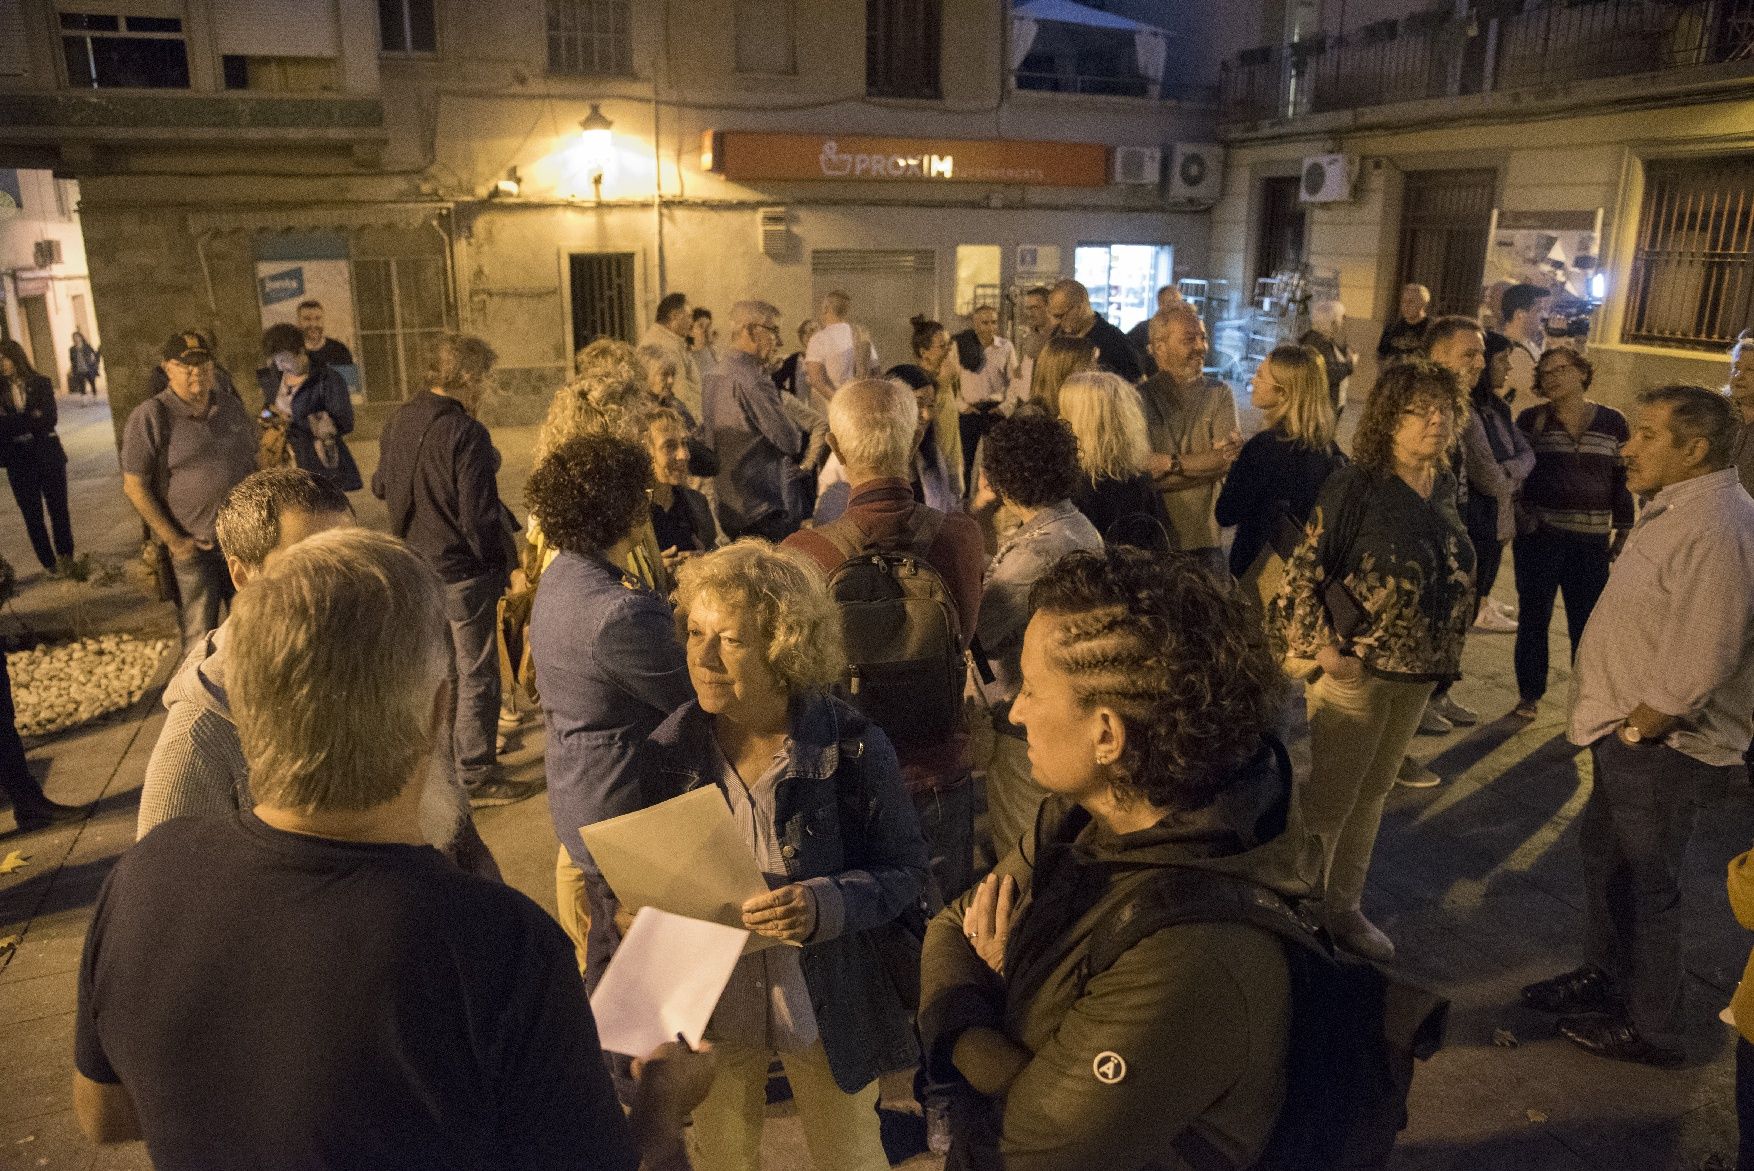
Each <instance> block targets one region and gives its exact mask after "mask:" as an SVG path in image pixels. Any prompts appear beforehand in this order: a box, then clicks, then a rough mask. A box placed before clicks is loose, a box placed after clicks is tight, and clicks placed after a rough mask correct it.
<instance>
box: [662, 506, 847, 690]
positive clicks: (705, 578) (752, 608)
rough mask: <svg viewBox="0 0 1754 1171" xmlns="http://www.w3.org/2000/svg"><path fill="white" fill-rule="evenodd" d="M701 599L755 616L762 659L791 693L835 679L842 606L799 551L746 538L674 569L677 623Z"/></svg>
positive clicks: (841, 654)
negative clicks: (837, 607)
mask: <svg viewBox="0 0 1754 1171" xmlns="http://www.w3.org/2000/svg"><path fill="white" fill-rule="evenodd" d="M703 600H704V601H708V602H710V603H712V604H713V605H716V606H719V607H722V608H724V609H727V610H730V611H733V612H735V613H737V614H740V615H743V616H745V617H751V618H753V619H754V620H755V627H756V630H757V631H758V632H759V633H758V635H757V637H758V639H759V641H760V642H761V644H762V646H763V651H764V654H763V657H764V658H766V660H767V664H768V667H769V669H770V670H772V671H773V673H774V677H775V678H776V679H778V680H779V682H780V685H781V686H783V687H784V688H785V689H786V691H787V692H788V693H789V694H791V695H794V696H796V695H804V694H809V693H812V692H823V691H827V690H828V689H829V688H830V687H831V686H833V685H834V684H835V683H838V682H839V681H840V678H841V675H842V673H843V671H844V670H845V668H846V651H845V650H844V649H843V647H842V643H841V635H840V612H839V610H837V609H836V608H835V604H834V601H833V599H831V598H830V597H829V596H828V584H827V582H826V581H824V579H823V577H822V574H821V573H820V572H818V571H817V569H816V566H815V565H814V564H813V563H812V562H810V561H809V560H807V559H806V558H805V557H804V556H803V555H802V554H800V553H797V552H795V551H793V550H791V549H781V548H778V547H776V546H773V545H770V544H768V543H767V542H766V541H763V540H760V539H759V538H755V537H745V538H744V539H743V540H741V541H733V542H732V543H731V544H729V545H726V546H725V547H724V548H723V549H718V550H715V551H713V552H711V553H706V554H703V555H702V556H700V557H694V558H690V559H689V560H688V561H685V562H683V564H682V568H681V569H680V570H679V571H678V572H677V575H676V613H677V620H678V622H679V624H682V625H684V626H685V625H686V623H687V621H688V612H689V611H690V610H691V609H693V607H694V606H695V605H697V604H698V603H700V602H701V601H703Z"/></svg>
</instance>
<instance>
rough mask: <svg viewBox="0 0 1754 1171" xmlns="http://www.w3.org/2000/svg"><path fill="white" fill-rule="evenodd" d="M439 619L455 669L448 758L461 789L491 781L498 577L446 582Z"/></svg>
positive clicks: (495, 719) (496, 689) (495, 757)
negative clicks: (445, 624) (446, 627)
mask: <svg viewBox="0 0 1754 1171" xmlns="http://www.w3.org/2000/svg"><path fill="white" fill-rule="evenodd" d="M444 590H445V618H446V619H448V620H449V621H450V624H451V647H452V650H453V652H454V653H455V655H456V667H457V721H456V724H455V726H453V727H452V729H451V755H452V756H453V757H454V758H455V759H456V762H457V779H458V780H459V781H461V782H462V784H463V785H464V787H465V788H467V787H468V786H471V785H476V784H479V783H480V782H482V781H484V780H487V779H488V778H489V777H491V776H492V775H493V772H494V768H495V767H496V764H497V760H498V753H497V751H496V750H495V747H494V741H495V738H496V737H497V736H498V735H499V647H498V644H497V643H496V642H495V641H494V639H495V631H494V625H495V622H496V621H497V610H498V605H499V596H500V594H502V593H503V592H505V578H504V577H503V576H502V575H500V574H492V575H490V576H488V577H471V578H466V579H465V580H463V581H447V582H445V583H444Z"/></svg>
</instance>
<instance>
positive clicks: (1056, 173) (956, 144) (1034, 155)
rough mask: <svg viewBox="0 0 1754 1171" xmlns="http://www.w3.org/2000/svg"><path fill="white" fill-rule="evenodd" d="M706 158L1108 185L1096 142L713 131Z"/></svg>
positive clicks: (804, 169)
mask: <svg viewBox="0 0 1754 1171" xmlns="http://www.w3.org/2000/svg"><path fill="white" fill-rule="evenodd" d="M702 153H703V156H704V157H703V159H702V162H703V164H704V165H705V166H706V168H707V169H708V170H711V171H718V172H720V173H722V174H723V175H724V176H725V178H727V179H732V180H736V181H739V182H741V181H746V180H776V179H777V180H800V181H803V180H829V179H832V180H842V181H845V182H849V183H907V182H913V183H1016V184H1021V185H1027V186H1031V187H1103V186H1106V185H1107V184H1108V147H1106V146H1103V145H1102V144H1101V143H1093V142H1020V141H1013V140H1009V139H943V138H877V137H871V136H866V135H861V134H757V133H745V132H743V131H738V130H718V131H709V132H708V133H707V139H706V143H705V149H704V150H703V152H702Z"/></svg>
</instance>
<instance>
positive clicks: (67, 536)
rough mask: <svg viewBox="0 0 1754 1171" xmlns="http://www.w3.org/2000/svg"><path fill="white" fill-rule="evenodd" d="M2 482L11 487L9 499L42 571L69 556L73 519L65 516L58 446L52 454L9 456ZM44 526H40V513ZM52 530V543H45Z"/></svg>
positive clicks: (64, 483) (63, 461)
mask: <svg viewBox="0 0 1754 1171" xmlns="http://www.w3.org/2000/svg"><path fill="white" fill-rule="evenodd" d="M9 454H10V455H11V456H12V458H11V459H9V460H8V461H7V464H6V480H7V483H9V484H11V485H12V498H13V499H14V500H16V501H18V511H19V512H21V513H23V514H24V531H25V532H26V533H28V534H30V547H31V550H32V551H33V552H35V553H36V555H37V560H38V561H40V562H42V563H43V568H44V569H49V570H52V569H54V568H55V559H56V557H57V556H60V557H71V556H73V518H72V517H71V516H70V515H69V514H68V512H67V460H66V457H65V456H63V455H61V452H60V445H59V444H56V445H55V450H54V451H52V452H51V451H41V452H39V451H32V450H28V449H27V450H22V451H16V452H11V453H9ZM45 509H46V510H47V512H48V523H47V524H44V523H43V513H44V510H45ZM51 528H53V530H54V543H53V544H51V543H50V541H49V533H50V529H51Z"/></svg>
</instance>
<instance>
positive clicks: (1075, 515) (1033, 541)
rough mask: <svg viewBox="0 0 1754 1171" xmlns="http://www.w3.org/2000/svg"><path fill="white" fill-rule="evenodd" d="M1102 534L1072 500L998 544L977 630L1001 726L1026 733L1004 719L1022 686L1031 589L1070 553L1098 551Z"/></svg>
mask: <svg viewBox="0 0 1754 1171" xmlns="http://www.w3.org/2000/svg"><path fill="white" fill-rule="evenodd" d="M1101 548H1102V534H1101V533H1099V532H1097V531H1096V526H1095V525H1093V524H1091V523H1090V521H1089V519H1088V518H1087V517H1086V516H1085V515H1084V514H1083V513H1081V512H1079V511H1078V509H1077V507H1076V506H1075V505H1073V503H1072V502H1071V501H1070V500H1062V501H1060V502H1059V503H1058V504H1050V505H1048V506H1047V507H1046V508H1044V509H1042V510H1041V511H1040V512H1038V513H1036V514H1035V515H1034V516H1033V517H1031V518H1030V519H1029V520H1028V521H1027V522H1025V523H1024V524H1023V525H1022V526H1020V527H1019V528H1018V529H1017V531H1016V532H1014V533H1012V534H1011V536H1010V537H1009V538H1008V539H1007V540H1006V541H1005V543H1004V544H1002V545H1000V546H999V551H998V552H997V553H994V554H993V560H992V562H991V563H990V564H989V565H988V566H987V582H986V586H985V589H984V590H983V592H982V594H981V608H980V617H979V620H978V621H977V624H976V626H975V634H976V636H977V637H979V639H980V642H981V650H982V652H983V653H985V654H986V656H987V663H988V665H989V666H990V667H991V668H992V672H993V681H992V682H991V683H986V684H983V685H982V689H983V690H984V691H985V692H986V696H987V701H988V702H989V703H991V704H992V705H993V715H994V720H995V723H996V726H997V727H998V728H999V729H1000V730H1001V731H1007V732H1011V733H1013V734H1015V735H1018V736H1021V735H1022V734H1023V733H1022V730H1021V729H1013V728H1012V727H1011V725H1010V724H1009V723H1008V722H1007V720H1006V718H1005V713H1006V712H1008V711H1009V710H1010V708H1011V701H1012V700H1013V699H1016V698H1017V692H1018V691H1019V690H1020V689H1021V688H1022V686H1023V631H1024V628H1025V627H1027V626H1028V625H1029V614H1030V610H1029V591H1030V590H1031V589H1032V588H1033V587H1034V586H1035V582H1036V579H1037V578H1039V577H1041V575H1042V574H1044V573H1046V572H1047V571H1048V569H1049V567H1050V566H1052V565H1053V563H1054V562H1056V561H1058V560H1059V559H1060V558H1062V557H1064V556H1065V555H1066V554H1068V553H1075V552H1078V551H1080V550H1083V551H1085V552H1095V551H1097V550H1099V549H1101Z"/></svg>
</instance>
